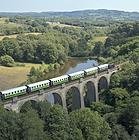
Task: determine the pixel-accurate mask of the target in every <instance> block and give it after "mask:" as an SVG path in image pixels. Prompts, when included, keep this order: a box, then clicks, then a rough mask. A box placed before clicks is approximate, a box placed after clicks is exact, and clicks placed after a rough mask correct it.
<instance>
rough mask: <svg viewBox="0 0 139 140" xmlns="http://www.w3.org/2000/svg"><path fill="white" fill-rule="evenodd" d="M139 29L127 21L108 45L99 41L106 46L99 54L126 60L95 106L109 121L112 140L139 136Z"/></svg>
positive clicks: (114, 60)
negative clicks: (127, 23)
mask: <svg viewBox="0 0 139 140" xmlns="http://www.w3.org/2000/svg"><path fill="white" fill-rule="evenodd" d="M138 29H139V24H137V23H135V24H133V25H123V26H121V27H118V28H117V29H116V30H114V31H112V34H111V35H110V36H109V37H108V38H107V41H106V43H105V44H104V45H102V44H99V43H98V45H99V47H100V48H99V49H101V50H102V51H101V54H99V56H101V57H102V56H103V57H105V59H107V60H108V61H110V62H112V61H113V62H114V63H115V62H117V63H118V64H119V63H122V65H121V70H120V71H118V72H117V73H116V74H114V75H113V76H112V78H111V82H110V88H109V89H108V90H104V91H102V92H101V94H100V102H99V103H94V106H92V107H93V110H95V111H97V112H99V114H100V115H101V116H103V117H104V118H105V120H106V121H107V122H108V123H109V126H110V127H111V130H112V137H111V139H112V140H137V139H139V122H138V120H139V87H138V86H139V61H138V60H139V53H138V52H139V51H138V50H139V41H138V35H139V34H138V33H139V32H138ZM110 40H111V41H110ZM108 42H109V43H108ZM108 44H109V45H108ZM110 44H111V45H110ZM102 48H103V49H102Z"/></svg>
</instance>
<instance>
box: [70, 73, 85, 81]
mask: <svg viewBox="0 0 139 140" xmlns="http://www.w3.org/2000/svg"><path fill="white" fill-rule="evenodd" d="M68 76H69V80H70V81H73V80H77V79H80V78H83V77H84V71H79V72H75V73H71V74H68Z"/></svg>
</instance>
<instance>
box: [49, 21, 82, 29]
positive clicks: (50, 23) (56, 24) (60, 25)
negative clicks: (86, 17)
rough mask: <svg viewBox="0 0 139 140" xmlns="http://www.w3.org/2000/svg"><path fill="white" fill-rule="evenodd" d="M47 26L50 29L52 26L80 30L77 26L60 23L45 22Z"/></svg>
mask: <svg viewBox="0 0 139 140" xmlns="http://www.w3.org/2000/svg"><path fill="white" fill-rule="evenodd" d="M47 23H48V24H49V25H51V26H52V27H54V26H59V27H73V28H81V27H79V26H74V25H67V24H62V23H58V22H47Z"/></svg>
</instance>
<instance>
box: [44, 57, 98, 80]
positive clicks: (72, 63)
mask: <svg viewBox="0 0 139 140" xmlns="http://www.w3.org/2000/svg"><path fill="white" fill-rule="evenodd" d="M97 65H98V63H97V62H96V61H95V60H84V59H80V58H77V59H73V58H72V59H70V60H68V61H67V62H66V63H65V64H64V65H63V66H61V67H60V68H59V69H57V70H54V71H51V72H49V73H48V74H47V75H46V79H50V78H54V77H58V76H61V75H64V74H70V73H74V72H77V71H81V70H84V69H88V68H91V67H94V66H97Z"/></svg>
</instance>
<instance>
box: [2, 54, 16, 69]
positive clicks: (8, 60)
mask: <svg viewBox="0 0 139 140" xmlns="http://www.w3.org/2000/svg"><path fill="white" fill-rule="evenodd" d="M0 64H1V65H3V66H8V67H11V66H14V64H15V62H14V59H13V58H12V57H11V56H9V55H4V56H1V57H0Z"/></svg>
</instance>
